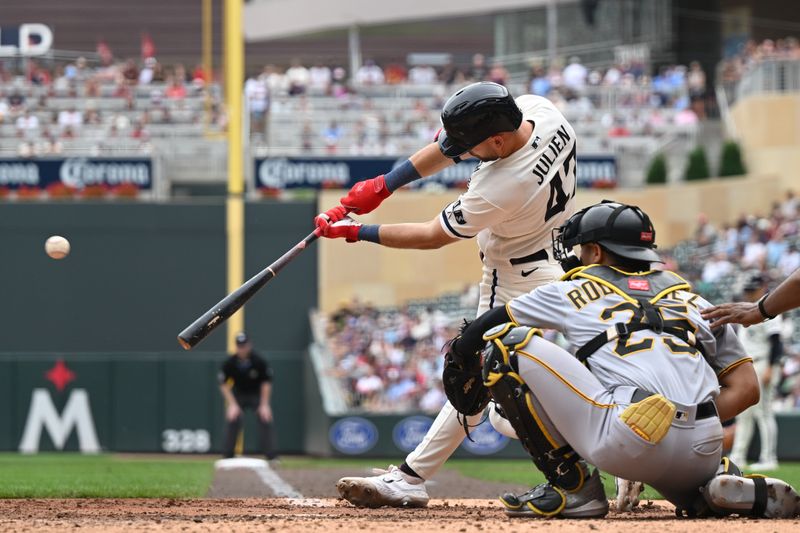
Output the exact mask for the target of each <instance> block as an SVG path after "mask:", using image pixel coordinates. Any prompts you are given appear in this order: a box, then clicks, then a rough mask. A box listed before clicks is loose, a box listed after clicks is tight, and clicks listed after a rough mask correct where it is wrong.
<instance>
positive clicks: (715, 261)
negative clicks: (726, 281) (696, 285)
mask: <svg viewBox="0 0 800 533" xmlns="http://www.w3.org/2000/svg"><path fill="white" fill-rule="evenodd" d="M732 272H733V263H731V262H730V261H728V256H727V255H726V254H725V252H717V253H716V254H715V255H714V256H713V257H712V258H711V259H709V260H708V261H706V263H705V265H704V266H703V274H702V276H701V279H702V280H703V281H704V282H705V283H709V284H713V283H716V282H717V281H719V280H720V279H722V278H724V277H725V276H728V275H730V274H731V273H732Z"/></svg>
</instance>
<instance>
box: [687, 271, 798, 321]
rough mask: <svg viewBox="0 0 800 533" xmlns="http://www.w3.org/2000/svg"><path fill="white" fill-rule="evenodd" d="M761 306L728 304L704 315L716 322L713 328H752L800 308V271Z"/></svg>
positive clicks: (773, 292)
mask: <svg viewBox="0 0 800 533" xmlns="http://www.w3.org/2000/svg"><path fill="white" fill-rule="evenodd" d="M760 304H761V308H759V302H755V303H749V302H734V303H727V304H722V305H716V306H713V307H709V308H708V309H704V310H703V312H702V314H703V318H705V319H706V320H713V321H714V322H713V323H712V325H711V326H712V327H717V326H720V325H722V324H731V323H732V324H742V325H743V326H752V325H753V324H758V323H759V322H763V321H764V320H765V319H767V318H771V317H775V316H777V315H779V314H781V313H784V312H786V311H788V310H789V309H794V308H795V307H800V269H798V270H795V271H794V272H793V273H792V274H791V275H790V276H789V277H788V278H786V279H785V280H783V283H781V284H780V285H778V288H777V289H775V290H774V291H772V292H770V293H768V294H767V295H766V296H764V297H763V298H761V300H760ZM762 309H763V311H764V312H763V313H762Z"/></svg>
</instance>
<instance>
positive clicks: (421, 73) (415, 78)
mask: <svg viewBox="0 0 800 533" xmlns="http://www.w3.org/2000/svg"><path fill="white" fill-rule="evenodd" d="M438 79H439V78H438V76H437V75H436V69H434V68H433V67H432V66H430V65H417V66H415V67H412V68H411V70H409V71H408V81H409V83H412V84H414V85H433V84H434V83H436V82H437V81H438Z"/></svg>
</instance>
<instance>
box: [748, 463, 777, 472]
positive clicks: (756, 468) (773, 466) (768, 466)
mask: <svg viewBox="0 0 800 533" xmlns="http://www.w3.org/2000/svg"><path fill="white" fill-rule="evenodd" d="M747 469H748V470H752V471H753V472H763V471H764V470H777V469H778V461H764V462H763V463H762V462H761V461H759V462H757V463H753V464H751V465H750V466H749V467H748V468H747Z"/></svg>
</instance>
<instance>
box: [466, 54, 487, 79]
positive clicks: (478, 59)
mask: <svg viewBox="0 0 800 533" xmlns="http://www.w3.org/2000/svg"><path fill="white" fill-rule="evenodd" d="M488 73H489V71H488V69H487V68H486V59H485V58H484V57H483V54H475V55H473V56H472V64H471V65H470V67H469V72H468V75H467V78H468V79H469V81H483V80H485V79H486V75H487V74H488Z"/></svg>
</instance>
